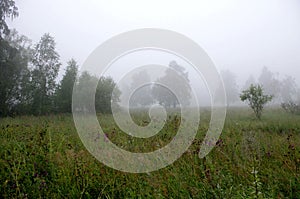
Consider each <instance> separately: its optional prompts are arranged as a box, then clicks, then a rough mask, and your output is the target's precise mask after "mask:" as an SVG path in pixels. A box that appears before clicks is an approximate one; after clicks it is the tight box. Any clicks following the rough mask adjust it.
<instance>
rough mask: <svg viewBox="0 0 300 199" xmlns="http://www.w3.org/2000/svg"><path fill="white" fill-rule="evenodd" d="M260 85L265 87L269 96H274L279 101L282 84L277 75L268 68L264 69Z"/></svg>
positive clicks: (259, 79)
mask: <svg viewBox="0 0 300 199" xmlns="http://www.w3.org/2000/svg"><path fill="white" fill-rule="evenodd" d="M258 83H259V84H260V85H262V86H263V88H264V91H265V93H266V94H267V95H272V96H274V97H275V98H276V99H279V92H280V82H279V80H278V79H277V78H276V76H275V73H273V72H271V71H270V70H269V69H268V68H267V67H266V66H265V67H263V69H262V72H261V75H260V76H259V78H258Z"/></svg>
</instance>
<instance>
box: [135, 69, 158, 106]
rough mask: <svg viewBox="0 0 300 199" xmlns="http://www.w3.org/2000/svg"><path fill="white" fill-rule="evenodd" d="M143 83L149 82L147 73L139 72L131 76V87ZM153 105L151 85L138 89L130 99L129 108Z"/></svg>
mask: <svg viewBox="0 0 300 199" xmlns="http://www.w3.org/2000/svg"><path fill="white" fill-rule="evenodd" d="M145 81H150V76H149V74H148V73H147V71H139V72H138V73H136V74H134V75H133V76H132V83H131V87H132V88H133V87H135V86H136V85H141V84H142V83H143V82H145ZM153 103H154V99H153V96H152V93H151V85H147V86H144V87H142V88H139V89H138V90H137V91H135V93H134V94H133V95H132V96H131V98H130V106H148V105H151V104H153Z"/></svg>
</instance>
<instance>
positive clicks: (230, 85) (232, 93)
mask: <svg viewBox="0 0 300 199" xmlns="http://www.w3.org/2000/svg"><path fill="white" fill-rule="evenodd" d="M221 77H222V79H223V83H224V87H225V92H226V96H227V106H229V105H230V104H232V103H234V102H236V101H237V100H238V99H239V93H238V85H237V83H236V76H235V75H234V74H233V73H232V72H231V71H229V70H226V71H221Z"/></svg>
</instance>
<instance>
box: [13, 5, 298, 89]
mask: <svg viewBox="0 0 300 199" xmlns="http://www.w3.org/2000/svg"><path fill="white" fill-rule="evenodd" d="M16 4H17V6H18V8H19V13H20V15H19V17H18V18H16V19H15V20H14V21H12V22H10V23H9V24H10V27H11V28H16V29H17V30H18V32H19V33H21V34H24V35H26V36H28V37H29V38H30V39H32V40H33V42H34V43H35V42H37V41H38V40H39V39H40V37H41V36H42V35H43V34H44V33H50V34H51V35H52V36H54V37H55V40H56V42H57V50H58V52H59V54H60V55H61V60H62V62H63V64H64V65H63V66H65V63H66V61H67V60H69V59H70V58H75V59H76V60H77V61H78V62H79V64H82V63H83V62H84V60H85V59H86V58H87V56H88V55H89V54H90V53H91V52H92V51H93V50H94V49H95V48H96V47H97V46H98V45H100V44H101V43H102V42H104V41H105V40H107V39H109V38H110V37H111V36H114V35H117V34H119V33H122V32H125V31H129V30H132V29H138V28H164V29H170V30H173V31H177V32H179V33H182V34H184V35H186V36H188V37H189V38H191V39H193V40H194V41H196V42H197V43H198V44H199V45H200V46H201V47H202V48H204V49H205V50H206V52H207V53H208V55H209V56H210V57H211V59H212V60H213V61H214V62H215V64H216V66H217V68H218V69H230V70H231V71H233V72H234V73H235V74H237V76H238V81H239V82H244V81H245V80H244V78H247V77H248V76H249V75H250V74H253V75H255V76H257V75H259V73H260V71H261V68H262V67H263V66H267V67H268V68H269V69H270V70H272V71H273V72H279V73H280V74H282V76H284V75H285V74H287V75H292V76H294V77H295V78H297V81H298V83H299V77H298V76H299V74H300V1H299V0H248V1H239V0H228V1H224V0H220V1H216V0H211V1H196V0H195V1H175V0H172V1H171V0H163V1H162V0H152V1H139V0H134V1H130V0H128V1H113V0H110V1H100V0H51V1H49V0H47V1H46V0H16ZM179 63H180V61H179ZM165 64H167V63H165ZM124 65H126V63H124Z"/></svg>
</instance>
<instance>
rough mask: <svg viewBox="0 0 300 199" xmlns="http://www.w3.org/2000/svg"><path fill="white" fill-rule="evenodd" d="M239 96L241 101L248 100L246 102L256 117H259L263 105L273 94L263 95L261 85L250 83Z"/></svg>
mask: <svg viewBox="0 0 300 199" xmlns="http://www.w3.org/2000/svg"><path fill="white" fill-rule="evenodd" d="M240 98H241V100H242V101H248V104H249V106H250V107H251V108H252V110H253V111H254V113H255V116H256V117H257V118H258V119H261V114H262V111H263V108H264V105H265V104H266V103H268V102H270V101H271V100H272V98H273V96H271V95H265V94H264V91H263V89H262V86H261V85H259V84H258V85H253V84H252V85H251V86H250V87H249V89H247V90H244V91H242V94H241V95H240Z"/></svg>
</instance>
